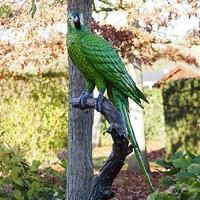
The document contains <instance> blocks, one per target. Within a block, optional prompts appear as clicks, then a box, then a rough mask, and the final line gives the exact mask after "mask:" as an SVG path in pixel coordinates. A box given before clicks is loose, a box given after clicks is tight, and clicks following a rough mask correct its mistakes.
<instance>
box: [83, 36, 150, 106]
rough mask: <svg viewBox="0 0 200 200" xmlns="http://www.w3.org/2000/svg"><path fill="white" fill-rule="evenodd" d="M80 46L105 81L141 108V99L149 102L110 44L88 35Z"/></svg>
mask: <svg viewBox="0 0 200 200" xmlns="http://www.w3.org/2000/svg"><path fill="white" fill-rule="evenodd" d="M80 45H81V49H82V51H83V52H84V54H85V56H86V57H87V59H88V60H89V62H90V63H94V64H93V67H94V68H95V70H96V71H97V72H98V73H100V74H101V75H102V76H103V77H104V78H105V80H107V81H109V82H110V83H111V84H112V85H113V86H115V87H116V88H118V89H119V90H120V91H122V93H124V95H126V96H128V97H130V98H132V99H133V100H134V101H135V102H136V103H137V104H139V105H140V106H141V101H140V99H143V100H144V101H146V102H147V100H146V98H145V96H144V95H143V93H142V92H141V91H140V90H139V89H138V88H137V86H136V84H135V82H134V81H133V79H132V78H131V76H130V75H129V74H128V72H127V71H126V68H125V66H124V63H123V62H122V60H121V59H120V57H119V56H118V54H117V53H116V51H115V50H114V49H113V47H112V46H111V45H110V43H109V42H107V41H106V40H104V39H103V38H101V37H99V36H97V35H94V34H87V35H85V36H84V37H83V38H82V39H81V42H80Z"/></svg>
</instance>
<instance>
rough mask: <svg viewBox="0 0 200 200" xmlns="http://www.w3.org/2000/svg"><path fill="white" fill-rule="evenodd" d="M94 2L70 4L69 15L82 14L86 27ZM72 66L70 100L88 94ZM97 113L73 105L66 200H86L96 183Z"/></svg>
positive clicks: (70, 1)
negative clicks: (94, 130) (94, 125)
mask: <svg viewBox="0 0 200 200" xmlns="http://www.w3.org/2000/svg"><path fill="white" fill-rule="evenodd" d="M91 5H92V0H87V1H85V0H68V12H70V11H73V10H78V11H80V12H81V13H83V15H84V23H88V22H89V21H90V19H91V12H92V11H91ZM68 64H69V65H68V66H69V77H70V79H69V100H71V99H72V98H75V97H78V96H80V95H81V93H82V92H83V91H84V88H85V87H84V79H83V77H82V76H81V74H80V72H79V71H78V70H77V69H76V68H75V67H74V65H73V64H72V62H71V61H69V63H68ZM92 123H93V111H92V110H91V109H90V110H88V109H87V110H84V111H82V110H79V109H76V108H73V107H72V106H71V105H69V133H68V146H69V150H68V152H69V154H68V155H69V156H68V170H67V186H66V200H86V199H87V198H88V195H89V193H90V189H91V184H92V181H93V166H92Z"/></svg>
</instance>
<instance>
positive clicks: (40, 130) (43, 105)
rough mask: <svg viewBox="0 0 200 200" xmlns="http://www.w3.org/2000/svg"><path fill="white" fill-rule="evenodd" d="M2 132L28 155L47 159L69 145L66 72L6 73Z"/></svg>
mask: <svg viewBox="0 0 200 200" xmlns="http://www.w3.org/2000/svg"><path fill="white" fill-rule="evenodd" d="M0 86H1V87H0V97H1V100H0V121H1V124H0V133H1V137H2V138H3V141H4V142H5V143H7V144H10V145H11V146H18V147H19V148H20V149H23V151H24V152H25V158H27V159H28V160H29V161H32V160H34V159H43V158H48V159H49V156H54V153H55V152H56V151H58V150H59V149H61V148H65V147H66V145H67V131H66V130H67V120H68V119H67V112H68V94H67V84H66V75H64V74H62V73H61V74H57V75H55V74H50V73H49V74H46V75H43V76H28V75H23V76H19V75H18V76H17V75H15V76H13V77H12V78H11V77H9V76H6V78H4V79H0Z"/></svg>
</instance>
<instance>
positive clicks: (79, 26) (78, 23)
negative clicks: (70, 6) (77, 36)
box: [73, 15, 81, 30]
mask: <svg viewBox="0 0 200 200" xmlns="http://www.w3.org/2000/svg"><path fill="white" fill-rule="evenodd" d="M73 22H74V26H75V27H76V29H78V30H79V29H80V28H81V22H80V17H79V16H78V15H76V16H74V18H73Z"/></svg>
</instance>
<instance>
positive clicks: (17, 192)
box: [13, 190, 24, 200]
mask: <svg viewBox="0 0 200 200" xmlns="http://www.w3.org/2000/svg"><path fill="white" fill-rule="evenodd" d="M13 196H14V197H15V199H17V200H24V197H23V195H22V193H21V191H20V190H14V191H13Z"/></svg>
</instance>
